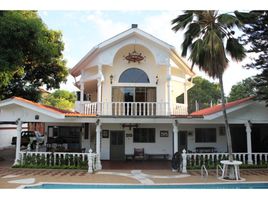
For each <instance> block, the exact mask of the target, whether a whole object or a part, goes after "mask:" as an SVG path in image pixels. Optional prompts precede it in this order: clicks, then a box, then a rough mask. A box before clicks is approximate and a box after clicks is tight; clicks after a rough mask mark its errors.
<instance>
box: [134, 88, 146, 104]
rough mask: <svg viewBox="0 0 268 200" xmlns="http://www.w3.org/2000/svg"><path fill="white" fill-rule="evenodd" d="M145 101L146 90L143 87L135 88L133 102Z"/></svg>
mask: <svg viewBox="0 0 268 200" xmlns="http://www.w3.org/2000/svg"><path fill="white" fill-rule="evenodd" d="M145 101H146V89H145V88H144V87H136V92H135V102H145Z"/></svg>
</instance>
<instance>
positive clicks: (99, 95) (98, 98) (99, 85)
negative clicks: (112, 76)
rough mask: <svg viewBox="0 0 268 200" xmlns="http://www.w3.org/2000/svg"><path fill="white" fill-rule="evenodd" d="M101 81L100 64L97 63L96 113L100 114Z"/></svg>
mask: <svg viewBox="0 0 268 200" xmlns="http://www.w3.org/2000/svg"><path fill="white" fill-rule="evenodd" d="M102 81H103V74H102V66H101V65H98V91H97V102H98V106H97V113H98V115H99V114H100V111H101V109H100V108H101V83H102Z"/></svg>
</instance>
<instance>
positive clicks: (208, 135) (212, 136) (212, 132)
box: [195, 128, 216, 143]
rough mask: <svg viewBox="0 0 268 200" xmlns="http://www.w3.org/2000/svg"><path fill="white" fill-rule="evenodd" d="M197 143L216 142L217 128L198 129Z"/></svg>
mask: <svg viewBox="0 0 268 200" xmlns="http://www.w3.org/2000/svg"><path fill="white" fill-rule="evenodd" d="M195 142H196V143H202V142H204V143H209V142H216V128H196V129H195Z"/></svg>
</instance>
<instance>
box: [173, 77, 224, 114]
mask: <svg viewBox="0 0 268 200" xmlns="http://www.w3.org/2000/svg"><path fill="white" fill-rule="evenodd" d="M193 83H194V86H193V87H192V88H191V89H190V90H189V91H188V112H189V113H191V112H194V111H195V101H197V102H198V103H199V109H203V108H206V107H209V106H210V102H211V101H212V103H214V104H215V103H216V102H217V101H218V99H220V97H221V92H220V86H219V84H216V83H211V82H209V81H208V80H206V79H204V78H202V77H195V78H194V79H193ZM177 101H178V102H182V101H183V94H182V95H181V96H179V97H178V98H177Z"/></svg>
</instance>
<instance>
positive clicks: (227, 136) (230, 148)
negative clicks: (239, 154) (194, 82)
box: [219, 74, 233, 161]
mask: <svg viewBox="0 0 268 200" xmlns="http://www.w3.org/2000/svg"><path fill="white" fill-rule="evenodd" d="M219 82H220V87H221V101H222V103H221V104H222V113H223V117H224V124H225V133H226V139H227V145H228V155H229V160H230V161H233V148H232V137H231V132H230V127H229V123H228V118H227V114H226V108H225V96H224V89H223V81H222V74H221V75H220V76H219Z"/></svg>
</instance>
